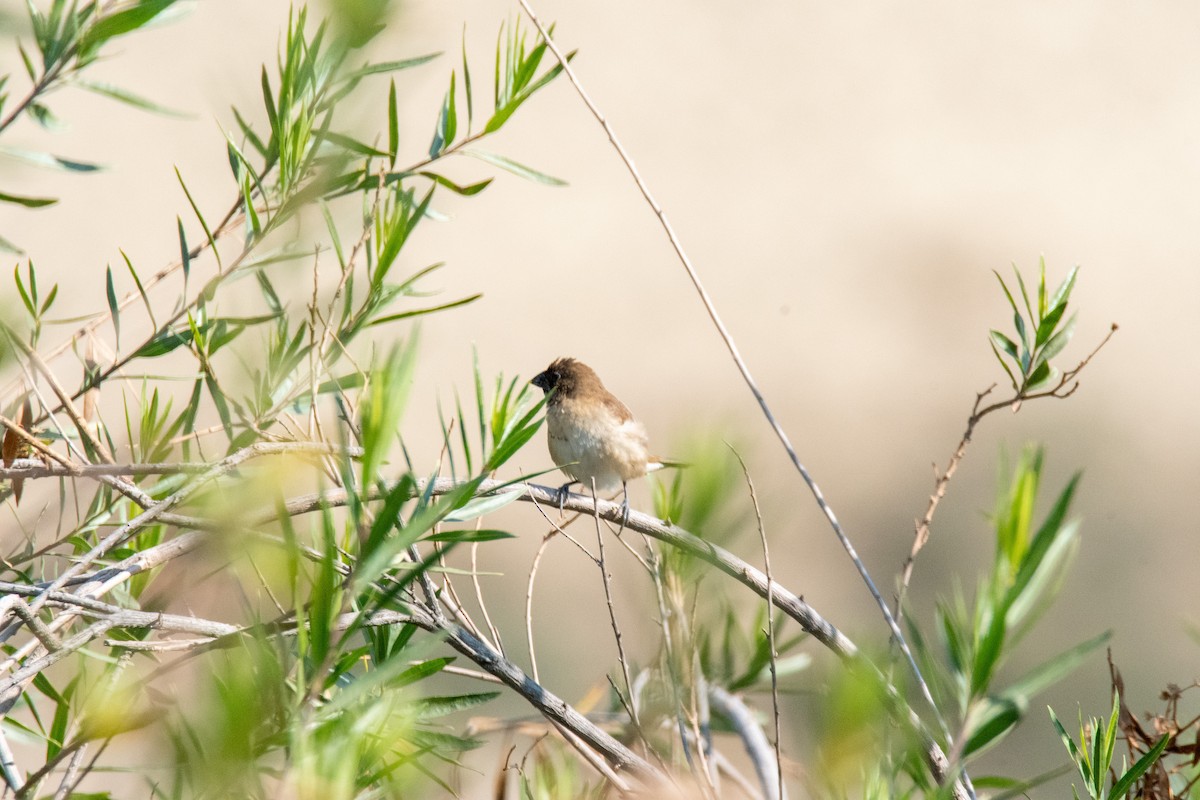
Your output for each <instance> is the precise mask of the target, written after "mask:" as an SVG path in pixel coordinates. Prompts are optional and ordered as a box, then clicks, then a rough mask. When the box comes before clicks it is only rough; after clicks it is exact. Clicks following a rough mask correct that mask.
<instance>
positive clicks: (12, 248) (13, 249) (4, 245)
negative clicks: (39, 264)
mask: <svg viewBox="0 0 1200 800" xmlns="http://www.w3.org/2000/svg"><path fill="white" fill-rule="evenodd" d="M0 250H2V251H4V252H7V253H12V254H14V255H18V256H21V255H25V251H24V250H22V249H21V248H19V247H17V246H16V245H15V244H14V243H13V242H11V241H9V240H8V239H5V238H4V237H3V236H0Z"/></svg>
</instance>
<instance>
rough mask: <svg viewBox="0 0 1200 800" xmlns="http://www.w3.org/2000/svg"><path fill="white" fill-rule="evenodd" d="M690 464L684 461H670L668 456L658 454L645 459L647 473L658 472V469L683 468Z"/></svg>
mask: <svg viewBox="0 0 1200 800" xmlns="http://www.w3.org/2000/svg"><path fill="white" fill-rule="evenodd" d="M690 466H691V464H688V463H687V462H684V461H672V460H670V459H668V458H659V457H658V456H651V457H650V458H648V459H647V460H646V472H647V473H649V472H658V471H659V470H660V469H683V468H684V467H690Z"/></svg>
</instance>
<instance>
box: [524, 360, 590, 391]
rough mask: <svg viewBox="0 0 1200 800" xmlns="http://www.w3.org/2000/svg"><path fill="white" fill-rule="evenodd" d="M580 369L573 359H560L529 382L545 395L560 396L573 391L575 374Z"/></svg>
mask: <svg viewBox="0 0 1200 800" xmlns="http://www.w3.org/2000/svg"><path fill="white" fill-rule="evenodd" d="M581 367H582V365H580V364H579V362H577V361H575V359H573V358H560V359H557V360H555V361H553V362H551V363H550V366H548V367H546V369H545V370H543V371H542V372H539V373H538V374H537V375H535V376H534V378H533V380H531V381H530V383H532V384H533V385H534V386H536V387H538V388H539V389H541V390H542V391H543V392H545V393H546V394H550V392H555V394H557V395H559V396H562V395H564V394H569V393H571V392H572V391H573V389H574V386H575V383H576V380H575V378H576V373H577V372H578V370H579V369H580V368H581Z"/></svg>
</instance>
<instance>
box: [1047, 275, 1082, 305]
mask: <svg viewBox="0 0 1200 800" xmlns="http://www.w3.org/2000/svg"><path fill="white" fill-rule="evenodd" d="M1078 276H1079V267H1078V266H1074V267H1071V271H1070V272H1068V273H1067V277H1066V278H1064V279H1063V282H1062V283H1061V284H1059V287H1058V288H1057V289H1056V290H1055V291H1054V296H1053V297H1051V298H1050V307H1051V308H1053V307H1054V306H1057V305H1063V304H1065V303H1066V302H1067V301H1068V300H1069V299H1070V297H1071V290H1072V289H1074V288H1075V279H1076V278H1077V277H1078Z"/></svg>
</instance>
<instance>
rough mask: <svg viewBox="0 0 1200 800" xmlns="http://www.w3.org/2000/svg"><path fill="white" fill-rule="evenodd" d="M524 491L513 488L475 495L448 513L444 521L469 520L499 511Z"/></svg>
mask: <svg viewBox="0 0 1200 800" xmlns="http://www.w3.org/2000/svg"><path fill="white" fill-rule="evenodd" d="M522 494H524V492H523V491H522V490H521V489H519V488H518V489H513V490H512V491H508V492H500V493H497V494H490V495H485V496H483V497H476V498H475V499H474V500H472V501H471V502H469V503H467V504H466V505H465V506H463V507H462V508H460V509H458V510H457V511H455V512H453V513H452V514H449V515H448V516H447V517H446V520H445V521H446V522H470V521H471V520H473V519H476V518H478V517H482V516H483V515H485V514H491V513H492V512H495V511H499V510H500V509H502V508H504V507H505V506H507V505H509V504H511V503H513V502H515V501H516V500H517V498H519V497H520V496H521V495H522Z"/></svg>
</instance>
